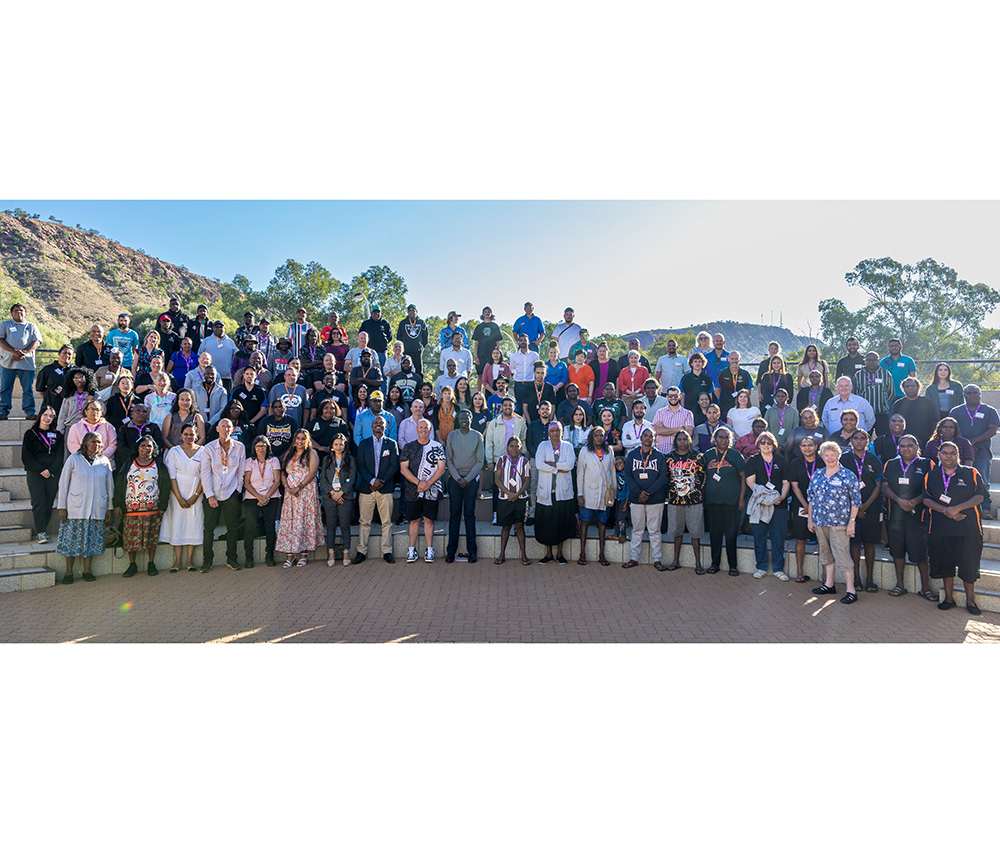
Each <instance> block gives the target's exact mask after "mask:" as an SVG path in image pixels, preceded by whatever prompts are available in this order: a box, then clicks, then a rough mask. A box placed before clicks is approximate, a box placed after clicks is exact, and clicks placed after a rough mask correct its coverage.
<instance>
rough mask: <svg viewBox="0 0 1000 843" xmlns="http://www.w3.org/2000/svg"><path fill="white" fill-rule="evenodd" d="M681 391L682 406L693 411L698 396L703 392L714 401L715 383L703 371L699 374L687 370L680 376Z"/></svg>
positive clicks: (696, 404)
mask: <svg viewBox="0 0 1000 843" xmlns="http://www.w3.org/2000/svg"><path fill="white" fill-rule="evenodd" d="M681 392H683V393H684V407H685V408H686V409H688V410H691V411H692V412H694V409H695V407H697V406H698V396H699V395H701V394H702V393H703V392H705V393H707V394H709V395H711V396H712V403H713V404H714V403H715V384H713V383H712V379H711V378H710V377H709V376H708V375H707V374H705V372H704V371H702V373H701V374H700V375H696V374H695V373H694V372H688V373H687V374H686V375H685V376H684V377H683V378H681Z"/></svg>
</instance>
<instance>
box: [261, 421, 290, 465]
mask: <svg viewBox="0 0 1000 843" xmlns="http://www.w3.org/2000/svg"><path fill="white" fill-rule="evenodd" d="M295 431H296V426H295V422H294V421H292V419H291V417H290V416H287V415H286V416H282V418H281V421H278V420H277V419H275V417H274V416H272V415H270V414H268V415H266V416H264V418H262V419H261V420H260V421H259V422H257V435H258V436H266V437H267V441H268V442H270V443H271V454H272V455H273V456H275V457H278V458H280V457H281V455H282V454H283V453H285V451H287V450H288V447H289V446H290V445H291V444H292V434H293V433H295Z"/></svg>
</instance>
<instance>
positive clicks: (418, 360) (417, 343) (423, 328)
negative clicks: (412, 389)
mask: <svg viewBox="0 0 1000 843" xmlns="http://www.w3.org/2000/svg"><path fill="white" fill-rule="evenodd" d="M396 339H397V340H399V341H400V342H401V343H403V354H404V355H405V356H404V358H403V359H404V360H405V359H406V356H408V357H409V358H410V363H411V366H412V368H413V369H414V371H416V373H417V374H418V375H423V371H424V369H423V354H424V348H426V346H427V342H428V338H427V323H426V322H424V320H423V319H421V318H420V317H419V316H417V308H416V305H412V304H411V305H407V307H406V318H405V319H404V320H403V321H402V322H400V323H399V327H398V328H396ZM400 391H403V388H402V387H400ZM415 394H416V393H414V395H415ZM403 400H404V401H412V400H413V396H410V398H406V397H405V393H404V398H403Z"/></svg>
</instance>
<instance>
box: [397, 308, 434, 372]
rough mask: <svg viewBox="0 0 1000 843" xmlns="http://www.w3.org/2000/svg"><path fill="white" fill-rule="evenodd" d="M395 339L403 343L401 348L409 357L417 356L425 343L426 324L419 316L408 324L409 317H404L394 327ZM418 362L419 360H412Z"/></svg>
mask: <svg viewBox="0 0 1000 843" xmlns="http://www.w3.org/2000/svg"><path fill="white" fill-rule="evenodd" d="M396 339H397V340H399V341H400V342H402V343H403V350H404V351H405V352H406V353H407V354H409V355H410V356H411V357H413V356H414V355H417V356H418V357H419V355H420V352H421V351H422V350H423V347H424V346H425V345H427V325H426V323H425V322H424V320H423V319H421V318H420V317H419V316H418V317H417V318H416V319H415V320H414V322H413V324H412V325H411V324H410V320H409V319H404V320H403V321H402V322H400V323H399V327H397V328H396ZM413 362H414V363H419V362H420V361H419V360H414V361H413Z"/></svg>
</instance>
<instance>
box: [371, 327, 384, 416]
mask: <svg viewBox="0 0 1000 843" xmlns="http://www.w3.org/2000/svg"><path fill="white" fill-rule="evenodd" d="M373 309H374V308H373ZM368 400H369V401H385V396H384V395H383V394H382V393H381V392H380V391H379V390H377V389H376V390H375V391H374V392H373V393H372V394H371V395H369V396H368Z"/></svg>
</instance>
